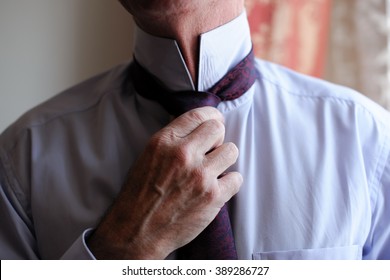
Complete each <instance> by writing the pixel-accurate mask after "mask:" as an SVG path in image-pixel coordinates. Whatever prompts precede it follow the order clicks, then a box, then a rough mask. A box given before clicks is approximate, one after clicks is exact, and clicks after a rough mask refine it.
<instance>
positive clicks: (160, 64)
mask: <svg viewBox="0 0 390 280" xmlns="http://www.w3.org/2000/svg"><path fill="white" fill-rule="evenodd" d="M251 48H252V42H251V38H250V30H249V24H248V21H247V17H246V13H245V12H243V13H242V14H241V15H240V16H238V17H237V18H235V19H233V20H232V21H230V22H228V23H227V24H225V25H222V26H220V27H218V28H216V29H213V30H211V31H209V32H206V33H204V34H202V35H201V36H200V56H199V69H198V71H199V72H198V86H197V89H198V90H200V91H205V90H207V89H209V88H210V87H212V86H213V85H214V84H215V83H216V82H218V81H219V80H220V79H221V78H222V77H223V76H224V75H225V74H226V73H227V72H228V71H229V70H230V69H232V68H233V67H234V66H235V65H236V64H238V63H239V62H240V61H241V60H242V59H243V58H244V57H245V56H246V55H247V54H248V53H249V52H250V50H251ZM134 56H135V57H136V58H137V61H138V62H139V63H140V64H141V65H142V66H143V67H145V68H146V69H148V71H149V72H151V73H152V74H153V75H154V76H156V77H157V78H158V79H160V81H161V82H163V83H164V84H165V85H166V86H167V87H168V88H170V89H172V90H175V91H181V90H194V89H195V85H194V83H193V81H192V79H191V76H190V74H189V71H188V68H187V66H186V64H185V62H184V59H183V57H182V54H181V51H180V49H179V46H178V44H177V42H176V41H175V40H172V39H167V38H160V37H155V36H152V35H150V34H148V33H146V32H144V31H143V30H141V29H140V28H138V27H137V28H136V37H135V45H134Z"/></svg>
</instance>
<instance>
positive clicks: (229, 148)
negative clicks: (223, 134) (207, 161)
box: [226, 142, 239, 161]
mask: <svg viewBox="0 0 390 280" xmlns="http://www.w3.org/2000/svg"><path fill="white" fill-rule="evenodd" d="M226 152H227V154H228V155H229V157H230V158H233V159H234V161H236V160H237V158H238V155H239V150H238V148H237V146H236V145H235V144H234V143H232V142H228V143H226Z"/></svg>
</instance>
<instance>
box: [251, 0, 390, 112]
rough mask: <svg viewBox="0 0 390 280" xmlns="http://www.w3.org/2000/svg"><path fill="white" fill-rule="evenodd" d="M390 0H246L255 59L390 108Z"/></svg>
mask: <svg viewBox="0 0 390 280" xmlns="http://www.w3.org/2000/svg"><path fill="white" fill-rule="evenodd" d="M389 7H390V0H246V9H247V13H248V18H249V24H250V27H251V33H252V41H253V47H254V50H255V53H256V55H257V56H258V57H261V58H263V59H266V60H269V61H273V62H276V63H278V64H282V65H284V66H287V67H289V68H292V69H294V70H297V71H299V72H302V73H304V74H308V75H312V76H317V77H321V78H325V79H327V80H329V81H331V82H334V83H338V84H342V85H346V86H348V87H351V88H354V89H356V90H358V91H360V92H361V93H363V94H365V95H366V96H368V97H369V98H371V99H373V100H374V101H376V102H377V103H379V104H380V105H382V106H383V107H385V108H387V109H390V9H389Z"/></svg>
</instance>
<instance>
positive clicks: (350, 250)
mask: <svg viewBox="0 0 390 280" xmlns="http://www.w3.org/2000/svg"><path fill="white" fill-rule="evenodd" d="M253 259H254V260H360V259H362V248H361V246H359V245H352V246H344V247H333V248H319V249H302V250H292V251H273V252H258V253H254V254H253Z"/></svg>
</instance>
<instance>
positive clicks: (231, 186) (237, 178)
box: [218, 172, 243, 202]
mask: <svg viewBox="0 0 390 280" xmlns="http://www.w3.org/2000/svg"><path fill="white" fill-rule="evenodd" d="M218 182H219V187H220V191H221V196H222V198H223V199H224V202H227V201H229V200H230V199H231V198H232V197H233V196H234V195H235V194H236V193H238V191H239V190H240V187H241V185H242V182H243V178H242V175H241V174H240V173H239V172H228V173H226V174H224V175H223V176H222V177H220V178H219V179H218Z"/></svg>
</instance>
